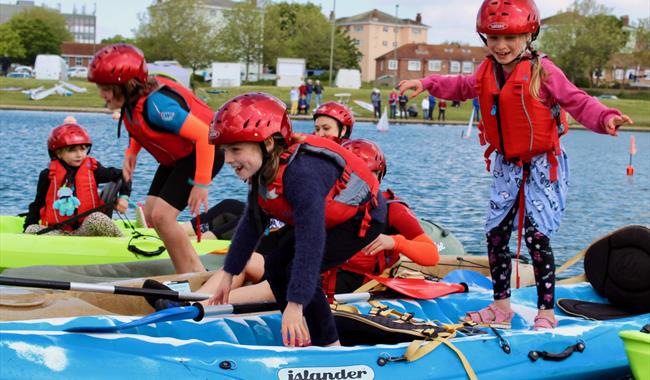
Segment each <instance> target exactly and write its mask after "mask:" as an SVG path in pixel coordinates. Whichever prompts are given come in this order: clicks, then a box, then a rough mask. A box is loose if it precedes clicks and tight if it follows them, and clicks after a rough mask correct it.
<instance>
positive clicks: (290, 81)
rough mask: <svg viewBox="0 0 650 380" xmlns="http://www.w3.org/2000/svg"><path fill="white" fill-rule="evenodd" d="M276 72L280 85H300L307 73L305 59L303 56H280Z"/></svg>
mask: <svg viewBox="0 0 650 380" xmlns="http://www.w3.org/2000/svg"><path fill="white" fill-rule="evenodd" d="M276 72H277V74H278V78H277V79H278V80H277V83H276V85H277V86H278V87H295V86H300V85H301V84H302V83H303V80H304V75H305V60H304V59H302V58H278V64H277V67H276Z"/></svg>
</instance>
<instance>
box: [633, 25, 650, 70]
mask: <svg viewBox="0 0 650 380" xmlns="http://www.w3.org/2000/svg"><path fill="white" fill-rule="evenodd" d="M635 48H636V49H635V52H634V56H635V58H636V59H637V60H638V61H639V62H650V17H649V18H645V19H640V20H639V25H638V26H637V29H636V46H635Z"/></svg>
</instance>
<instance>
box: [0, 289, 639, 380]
mask: <svg viewBox="0 0 650 380" xmlns="http://www.w3.org/2000/svg"><path fill="white" fill-rule="evenodd" d="M556 293H557V296H558V297H563V298H578V299H583V300H588V301H594V302H606V300H604V299H603V298H602V297H600V296H598V295H597V294H596V292H595V291H594V290H593V288H592V287H591V285H590V284H588V283H581V284H577V285H560V286H558V287H557V288H556ZM536 299H537V294H536V290H535V288H534V287H529V288H522V289H516V290H513V293H512V302H513V309H514V311H515V312H516V316H515V318H514V319H513V324H512V328H511V329H509V330H499V332H498V335H497V334H495V333H494V332H493V331H491V330H490V329H482V330H480V331H479V330H477V329H471V330H466V331H465V330H464V332H461V331H457V332H456V333H455V336H453V337H452V338H450V339H449V340H448V343H451V345H452V346H453V347H454V348H456V349H457V350H458V351H459V352H460V353H462V356H463V357H464V358H465V359H466V362H467V363H468V367H471V372H472V373H474V374H475V376H476V377H475V378H480V379H504V378H526V379H571V380H576V379H596V378H598V379H604V378H607V379H618V378H621V377H623V376H627V375H629V374H630V367H629V362H628V359H627V357H626V354H625V349H624V346H623V342H622V341H621V340H620V339H619V337H618V332H619V331H622V330H639V329H640V328H641V327H642V326H643V325H644V324H645V323H647V321H648V319H649V318H650V314H643V315H637V316H633V317H628V318H623V319H614V320H608V321H591V320H585V319H582V318H578V317H572V316H569V315H566V314H563V313H562V312H561V311H560V310H558V311H557V319H558V322H559V326H558V327H557V328H556V329H553V330H541V331H533V330H532V326H533V318H534V316H535V315H536ZM491 301H492V292H491V291H470V292H469V293H460V294H452V295H449V296H446V297H442V298H438V299H435V300H381V301H380V302H381V303H382V304H384V305H386V306H388V307H390V308H392V309H395V310H397V311H399V312H409V313H412V314H413V315H414V317H415V318H419V319H423V320H428V321H433V320H435V321H439V322H440V324H450V323H451V324H453V323H456V322H457V321H458V320H459V318H460V317H462V316H463V315H464V313H465V312H466V311H468V310H477V309H479V308H481V307H484V306H486V305H487V304H489V303H490V302H491ZM354 306H356V307H357V308H358V309H359V310H360V311H362V312H364V313H365V312H368V311H369V310H370V308H371V307H372V306H371V305H370V304H369V303H367V302H355V303H354ZM168 310H172V309H168ZM136 319H137V317H107V316H94V317H74V318H44V319H38V320H31V321H15V322H0V334H1V335H2V344H0V377H2V378H3V379H24V378H47V379H82V378H83V379H86V378H88V377H89V376H92V377H93V378H96V379H104V378H111V379H115V378H211V379H281V380H306V379H365V380H369V379H390V378H408V379H414V380H418V379H434V378H435V379H462V378H468V373H470V372H469V371H470V370H468V369H467V367H465V366H464V365H463V363H462V362H461V360H460V358H459V355H458V354H457V353H456V352H454V351H453V350H452V348H451V347H450V346H448V345H447V344H441V345H439V346H438V347H437V348H435V349H433V350H431V351H430V352H428V353H426V354H424V355H422V356H421V357H420V358H414V357H411V359H413V360H411V361H409V360H404V355H405V353H406V350H407V348H408V347H409V346H410V343H409V342H403V343H397V344H377V345H355V344H352V345H350V346H347V347H305V348H286V347H283V346H282V343H281V342H282V337H281V332H280V324H281V315H280V314H279V312H265V313H254V314H247V315H241V316H237V315H227V316H212V317H206V318H204V319H203V320H201V321H200V322H195V321H193V320H191V319H184V320H174V321H167V322H162V323H150V324H146V323H143V324H141V325H139V326H138V327H132V328H129V327H128V326H124V325H123V324H124V323H128V322H133V321H135V320H136ZM135 324H136V325H137V323H135ZM89 327H92V328H95V329H96V328H101V327H108V329H109V330H113V331H112V332H109V333H98V332H69V331H67V330H68V329H70V328H77V329H78V330H82V331H88V328H89ZM84 329H86V330H84ZM504 342H505V343H504ZM424 343H426V342H424ZM506 344H507V346H508V347H509V350H508V351H507V352H506V350H505V349H503V347H504V345H506ZM416 346H417V344H416ZM411 347H413V346H411ZM545 353H546V354H548V353H556V354H558V355H557V357H556V359H561V358H563V359H562V360H557V361H554V360H545V358H546V357H547V355H546V354H545ZM560 353H561V354H560Z"/></svg>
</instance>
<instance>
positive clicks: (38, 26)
mask: <svg viewBox="0 0 650 380" xmlns="http://www.w3.org/2000/svg"><path fill="white" fill-rule="evenodd" d="M7 24H8V26H9V28H10V29H11V30H13V31H15V32H16V33H17V34H18V35H19V36H20V42H21V44H22V46H23V47H24V48H25V55H24V59H23V60H22V61H23V62H24V63H26V64H32V63H33V62H34V60H35V59H36V56H37V55H39V54H61V43H63V42H64V41H69V40H72V35H71V34H70V32H68V29H67V27H66V22H65V17H63V15H61V14H60V13H59V12H57V11H54V10H51V9H47V8H43V7H34V8H31V9H29V10H26V11H23V12H20V13H17V14H16V15H14V16H13V17H12V18H11V19H10V20H9V22H8V23H7Z"/></svg>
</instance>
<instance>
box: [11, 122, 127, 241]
mask: <svg viewBox="0 0 650 380" xmlns="http://www.w3.org/2000/svg"><path fill="white" fill-rule="evenodd" d="M69 117H70V116H69ZM69 117H68V118H69ZM68 118H66V119H68ZM68 121H69V120H68ZM92 145H93V142H92V140H91V138H90V135H88V132H86V130H85V129H84V128H82V127H81V126H80V125H78V124H76V123H69V122H66V123H64V124H62V125H59V126H58V127H56V128H54V129H53V130H52V132H50V136H49V137H48V139H47V151H48V153H49V155H50V159H51V161H50V164H49V166H48V168H47V169H45V170H43V171H42V172H41V173H40V175H39V176H38V185H37V186H36V196H35V198H34V201H33V202H32V203H31V204H30V205H29V209H28V212H27V216H26V217H25V223H24V225H23V230H24V231H25V233H28V234H35V233H37V232H39V231H41V230H43V229H45V228H47V227H48V226H53V225H56V224H58V223H62V222H65V221H67V220H69V219H72V218H75V217H77V215H81V214H83V213H86V212H91V211H92V210H93V209H95V208H97V207H99V206H101V205H102V204H103V201H102V200H101V199H100V197H99V191H98V189H97V185H98V184H100V183H107V182H113V181H118V180H120V179H122V170H120V169H117V168H111V167H104V166H102V164H100V163H99V161H97V160H96V159H94V158H92V157H90V156H89V155H88V153H89V152H90V148H91V147H92ZM119 194H120V195H119V197H118V199H117V202H116V204H115V206H114V207H115V209H116V210H117V211H119V212H121V213H124V212H126V209H127V208H128V206H129V204H128V198H129V195H130V194H131V183H130V182H124V183H123V185H122V187H121V188H120V189H119ZM77 218H78V220H76V221H70V223H69V224H65V225H63V226H61V228H57V229H55V230H53V231H50V232H48V233H47V234H49V235H61V234H63V235H73V236H123V234H122V231H121V230H120V229H119V228H118V227H117V226H116V225H115V223H113V221H112V220H111V218H110V217H108V215H106V214H105V213H103V212H101V210H97V211H95V212H91V213H90V214H88V215H86V216H80V217H77Z"/></svg>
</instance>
